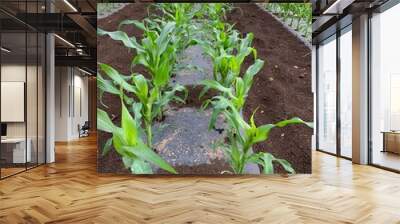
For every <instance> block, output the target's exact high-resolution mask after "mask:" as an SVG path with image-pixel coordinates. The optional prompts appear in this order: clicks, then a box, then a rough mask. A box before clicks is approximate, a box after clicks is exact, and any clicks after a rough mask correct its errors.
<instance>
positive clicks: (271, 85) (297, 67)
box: [228, 4, 313, 173]
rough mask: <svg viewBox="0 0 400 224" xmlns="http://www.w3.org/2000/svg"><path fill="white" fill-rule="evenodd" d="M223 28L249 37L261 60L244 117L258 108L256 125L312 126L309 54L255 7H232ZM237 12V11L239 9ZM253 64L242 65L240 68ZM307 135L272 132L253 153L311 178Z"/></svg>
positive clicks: (293, 129) (301, 130) (294, 130)
mask: <svg viewBox="0 0 400 224" xmlns="http://www.w3.org/2000/svg"><path fill="white" fill-rule="evenodd" d="M235 6H236V7H237V8H236V9H234V10H233V11H232V12H231V13H230V14H229V15H228V22H229V23H231V24H236V25H235V28H236V29H238V30H239V31H240V32H242V33H243V34H245V33H248V32H252V33H254V37H255V38H254V41H253V43H254V47H255V48H256V49H257V51H258V57H259V58H261V59H263V60H265V61H266V64H265V66H264V68H263V69H262V71H261V72H260V73H258V74H257V76H256V78H255V80H254V84H253V87H252V89H251V90H250V93H249V96H248V99H247V101H246V106H245V109H244V116H245V117H246V118H247V119H248V118H249V117H250V116H251V114H252V113H253V111H254V110H255V109H256V108H258V110H257V113H256V115H255V121H256V123H257V124H258V125H261V124H267V123H272V122H277V121H280V120H282V119H288V118H291V117H294V116H297V117H300V118H302V119H303V120H306V121H312V120H313V95H312V92H311V50H310V49H309V48H308V47H307V46H305V45H304V44H303V43H302V42H301V41H300V40H298V39H297V38H296V37H295V36H293V35H292V34H291V33H289V32H288V31H287V30H286V29H285V28H284V27H283V26H282V25H281V24H280V23H279V22H278V21H276V20H275V19H274V18H273V17H272V16H271V15H269V14H268V13H266V12H265V11H264V10H262V9H260V8H259V7H258V6H257V5H255V4H236V5H235ZM239 8H240V9H239ZM252 63H253V62H252V61H251V60H246V61H245V66H244V68H247V67H248V66H249V65H250V64H252ZM312 133H313V131H312V129H311V128H307V127H304V126H301V125H297V126H290V127H285V128H282V129H275V130H273V131H272V132H271V135H270V139H269V141H268V142H265V143H260V144H258V145H256V146H255V147H254V150H255V151H257V152H258V151H267V152H271V153H273V154H274V155H275V156H276V157H278V158H284V159H286V160H288V161H289V162H290V163H291V164H292V165H293V167H294V168H295V170H296V172H297V173H311V136H312Z"/></svg>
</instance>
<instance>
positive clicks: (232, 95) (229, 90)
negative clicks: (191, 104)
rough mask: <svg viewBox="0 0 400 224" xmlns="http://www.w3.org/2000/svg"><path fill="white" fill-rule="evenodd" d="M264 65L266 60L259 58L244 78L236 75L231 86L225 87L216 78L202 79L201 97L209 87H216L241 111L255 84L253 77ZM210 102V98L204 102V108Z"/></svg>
mask: <svg viewBox="0 0 400 224" xmlns="http://www.w3.org/2000/svg"><path fill="white" fill-rule="evenodd" d="M263 65H264V61H263V60H260V59H257V60H256V61H255V63H254V64H253V65H251V66H250V67H249V68H248V69H247V70H246V72H245V74H244V75H243V78H242V77H236V78H235V80H234V82H233V85H232V86H230V87H225V86H223V85H222V84H221V83H219V82H218V81H216V80H204V81H202V82H201V84H202V85H204V89H203V91H202V92H201V93H200V97H202V96H203V95H204V93H205V92H206V91H208V90H209V89H215V90H217V91H219V92H221V93H222V94H223V95H224V96H226V97H227V98H228V99H229V100H231V102H232V104H233V105H234V106H235V108H236V109H237V110H238V111H240V110H241V109H242V108H243V106H244V103H245V100H246V98H247V94H248V92H249V90H250V87H251V86H252V84H253V78H254V76H255V75H256V74H257V73H258V72H259V71H260V70H261V68H262V67H263ZM208 103H210V100H206V101H205V102H204V104H203V108H205V107H207V105H208Z"/></svg>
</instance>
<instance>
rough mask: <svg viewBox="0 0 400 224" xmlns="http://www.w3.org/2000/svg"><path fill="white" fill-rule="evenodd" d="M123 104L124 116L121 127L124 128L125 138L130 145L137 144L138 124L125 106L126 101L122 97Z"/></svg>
mask: <svg viewBox="0 0 400 224" xmlns="http://www.w3.org/2000/svg"><path fill="white" fill-rule="evenodd" d="M121 105H122V118H121V127H122V129H123V130H124V138H125V140H126V142H127V144H128V145H131V146H132V145H136V144H137V139H138V127H137V126H136V122H135V120H134V119H133V118H132V116H131V114H130V113H129V111H128V109H127V108H126V106H125V103H124V101H123V100H122V99H121Z"/></svg>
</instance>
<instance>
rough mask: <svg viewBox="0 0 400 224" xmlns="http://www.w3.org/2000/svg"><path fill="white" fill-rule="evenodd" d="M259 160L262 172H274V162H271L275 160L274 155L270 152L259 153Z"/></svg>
mask: <svg viewBox="0 0 400 224" xmlns="http://www.w3.org/2000/svg"><path fill="white" fill-rule="evenodd" d="M260 160H261V163H260V165H262V167H263V173H264V174H273V173H274V164H273V163H272V162H273V161H274V160H275V157H274V156H273V155H272V154H270V153H261V154H260Z"/></svg>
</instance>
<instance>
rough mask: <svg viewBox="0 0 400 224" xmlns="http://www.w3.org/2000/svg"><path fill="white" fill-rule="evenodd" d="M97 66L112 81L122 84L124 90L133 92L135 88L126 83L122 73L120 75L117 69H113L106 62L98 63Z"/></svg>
mask: <svg viewBox="0 0 400 224" xmlns="http://www.w3.org/2000/svg"><path fill="white" fill-rule="evenodd" d="M99 67H100V69H101V70H102V71H104V73H105V74H106V75H108V77H110V78H111V79H112V80H113V81H114V82H116V83H117V84H118V85H120V86H122V87H123V88H124V89H125V90H127V91H129V92H135V91H136V90H135V89H134V88H133V87H132V86H131V85H130V84H128V83H127V82H126V81H125V79H124V78H123V75H121V74H120V73H119V72H118V71H117V70H115V69H114V68H113V67H111V66H110V65H107V64H103V63H99Z"/></svg>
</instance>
